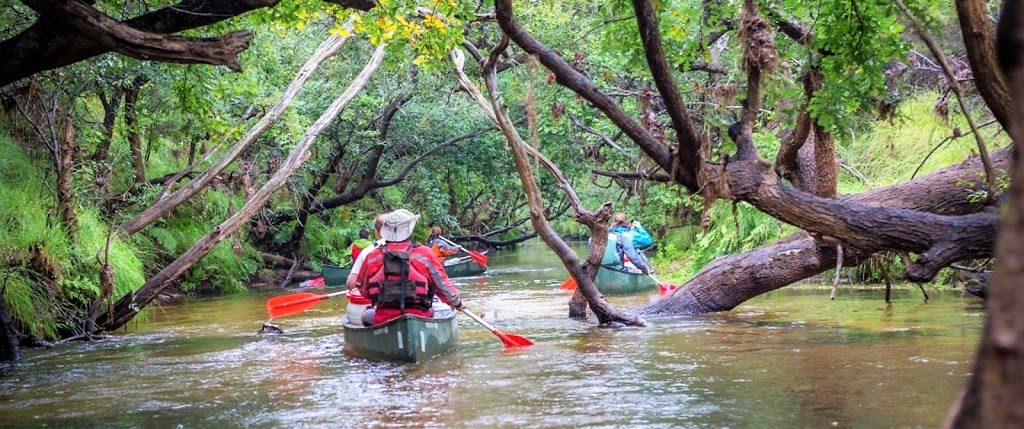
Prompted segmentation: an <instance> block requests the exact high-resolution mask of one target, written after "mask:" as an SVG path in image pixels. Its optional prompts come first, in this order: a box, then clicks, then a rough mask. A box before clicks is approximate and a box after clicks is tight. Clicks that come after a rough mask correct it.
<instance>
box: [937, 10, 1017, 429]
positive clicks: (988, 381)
mask: <svg viewBox="0 0 1024 429" xmlns="http://www.w3.org/2000/svg"><path fill="white" fill-rule="evenodd" d="M960 3H961V2H957V4H958V5H959V4H960ZM1000 20H1001V21H1000V23H999V36H998V43H999V46H998V48H999V54H1000V57H999V62H1000V63H1001V65H1002V66H1003V70H1004V71H1005V72H1006V77H1007V79H1008V80H1009V82H1010V89H1011V93H1012V94H1013V97H1012V98H1013V100H1015V102H1016V106H1015V107H1016V109H1015V110H1013V111H1012V113H1013V115H1012V116H1011V121H1010V123H1011V124H1012V125H1013V126H1012V127H1011V128H1010V129H1009V131H1010V134H1011V136H1012V137H1013V141H1014V146H1015V147H1016V148H1017V153H1018V154H1020V153H1022V152H1021V150H1022V149H1024V1H1021V0H1007V1H1006V2H1005V3H1004V4H1003V12H1002V16H1001V18H1000ZM1004 215H1005V217H1004V218H1003V219H1002V221H1001V222H1000V225H999V244H998V248H997V249H996V268H995V273H994V276H993V278H992V282H991V284H990V289H991V293H992V295H991V297H990V299H989V300H988V303H989V304H988V305H989V313H988V318H987V319H986V321H985V331H984V334H983V337H982V341H981V344H980V346H979V347H978V356H977V358H976V359H975V363H974V370H973V371H972V376H971V381H970V383H969V384H968V386H967V390H966V392H965V393H964V395H963V398H962V399H961V400H960V401H958V403H957V404H955V405H954V408H953V410H952V411H953V414H952V416H951V417H952V420H951V421H950V422H949V423H950V426H952V427H956V428H1019V427H1024V407H1022V406H1021V403H1020V400H1021V398H1024V287H1022V285H1024V162H1022V160H1021V158H1020V156H1019V155H1018V156H1017V157H1016V159H1015V160H1014V165H1013V169H1012V176H1011V185H1010V191H1009V199H1008V201H1007V203H1006V206H1005V207H1004Z"/></svg>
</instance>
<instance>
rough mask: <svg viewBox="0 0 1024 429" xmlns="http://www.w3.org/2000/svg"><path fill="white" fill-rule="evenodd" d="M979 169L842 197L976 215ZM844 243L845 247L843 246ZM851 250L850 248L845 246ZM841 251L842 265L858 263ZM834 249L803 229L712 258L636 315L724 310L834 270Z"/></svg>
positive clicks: (1004, 159)
mask: <svg viewBox="0 0 1024 429" xmlns="http://www.w3.org/2000/svg"><path fill="white" fill-rule="evenodd" d="M992 155H993V158H992V160H993V163H994V164H995V166H996V168H998V169H999V170H1002V171H1006V169H1007V168H1008V167H1009V161H1010V151H1009V150H1008V149H1003V150H999V151H996V152H993V154H992ZM983 172H984V169H983V168H982V165H981V161H980V160H979V159H978V158H977V157H975V158H971V159H970V160H968V161H966V162H964V163H963V164H960V165H955V166H951V167H947V168H945V169H942V170H939V171H936V172H934V173H932V174H929V175H927V176H924V177H920V178H918V179H916V180H912V181H909V182H905V183H901V184H898V185H893V186H888V187H883V188H878V189H874V190H871V191H867V192H864V193H862V194H858V195H853V196H849V197H843V198H841V201H850V202H854V203H858V204H865V205H872V206H880V207H891V208H904V209H912V210H919V211H926V212H930V213H936V214H943V215H958V214H968V213H975V212H977V211H978V210H981V209H983V208H984V205H983V202H975V203H971V202H969V200H968V196H969V195H970V193H971V190H970V188H971V187H970V186H964V185H965V184H969V183H972V182H973V183H977V182H978V181H982V180H983V179H982V177H984V173H983ZM844 247H845V246H844ZM845 250H852V249H845ZM855 256H856V255H854V254H853V252H848V253H846V258H845V260H844V265H845V266H853V265H856V264H858V263H859V262H860V261H859V259H858V258H857V257H855ZM835 264H836V254H835V248H834V247H831V246H819V243H818V242H817V241H816V240H815V239H814V238H812V237H811V236H810V235H808V234H806V233H803V232H801V233H797V234H794V235H792V236H789V237H786V238H783V239H781V240H779V241H777V242H775V243H771V244H767V245H764V246H761V247H758V248H756V249H753V250H750V251H747V252H743V253H737V254H733V255H729V256H725V257H722V258H719V259H716V260H714V261H712V262H711V263H709V264H708V265H707V266H706V267H704V268H703V269H701V271H700V272H699V273H697V275H696V276H694V277H693V278H692V279H690V280H689V281H687V282H686V283H684V284H683V285H682V286H680V287H679V288H678V289H677V290H676V291H675V292H674V293H673V294H672V295H670V296H667V297H665V298H663V299H660V300H658V301H655V302H653V303H651V304H649V305H647V306H644V307H642V308H640V309H638V310H637V312H638V313H639V314H687V313H707V312H715V311H727V310H731V309H733V308H735V307H736V306H737V305H740V304H742V303H743V302H744V301H746V300H748V299H751V298H753V297H755V296H758V295H761V294H764V293H767V292H770V291H773V290H776V289H779V288H781V287H784V286H787V285H790V284H792V283H794V282H797V281H800V280H803V279H806V278H808V277H811V276H813V275H816V274H820V273H822V272H824V271H827V270H829V269H832V268H835Z"/></svg>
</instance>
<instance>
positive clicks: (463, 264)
mask: <svg viewBox="0 0 1024 429" xmlns="http://www.w3.org/2000/svg"><path fill="white" fill-rule="evenodd" d="M485 271H487V267H485V266H483V265H480V264H478V263H476V262H475V261H473V258H470V257H469V256H463V257H461V258H451V259H448V260H446V261H444V272H445V273H447V274H448V277H449V278H454V277H472V276H479V275H481V274H483V273H484V272H485Z"/></svg>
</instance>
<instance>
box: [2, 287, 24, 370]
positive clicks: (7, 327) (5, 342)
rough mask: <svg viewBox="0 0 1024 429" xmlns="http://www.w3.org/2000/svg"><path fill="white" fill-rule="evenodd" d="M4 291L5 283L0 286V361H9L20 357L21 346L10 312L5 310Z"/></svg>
mask: <svg viewBox="0 0 1024 429" xmlns="http://www.w3.org/2000/svg"><path fill="white" fill-rule="evenodd" d="M5 292H7V287H6V285H4V287H2V288H0V362H11V361H16V360H18V359H21V348H20V347H18V332H17V331H15V330H14V325H13V319H12V318H11V313H10V312H8V311H7V300H6V299H5Z"/></svg>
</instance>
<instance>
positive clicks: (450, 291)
mask: <svg viewBox="0 0 1024 429" xmlns="http://www.w3.org/2000/svg"><path fill="white" fill-rule="evenodd" d="M422 248H423V249H426V251H423V252H419V251H416V250H418V249H419V248H417V249H415V250H414V252H413V253H412V255H413V258H412V260H411V261H410V262H411V263H415V264H420V265H422V266H423V268H425V270H426V272H427V273H428V274H429V275H428V276H427V278H428V280H429V281H430V287H431V288H433V289H434V293H435V294H436V295H437V297H438V298H440V299H441V301H442V302H444V303H445V304H448V305H450V306H451V307H452V308H454V309H456V310H461V309H462V297H461V294H460V293H459V288H457V287H455V284H453V283H452V281H451V280H450V279H448V273H446V272H445V271H444V265H443V264H442V263H441V260H440V259H439V258H438V257H437V255H435V254H434V252H432V251H430V250H429V249H427V248H426V247H425V246H424V247H422Z"/></svg>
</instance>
